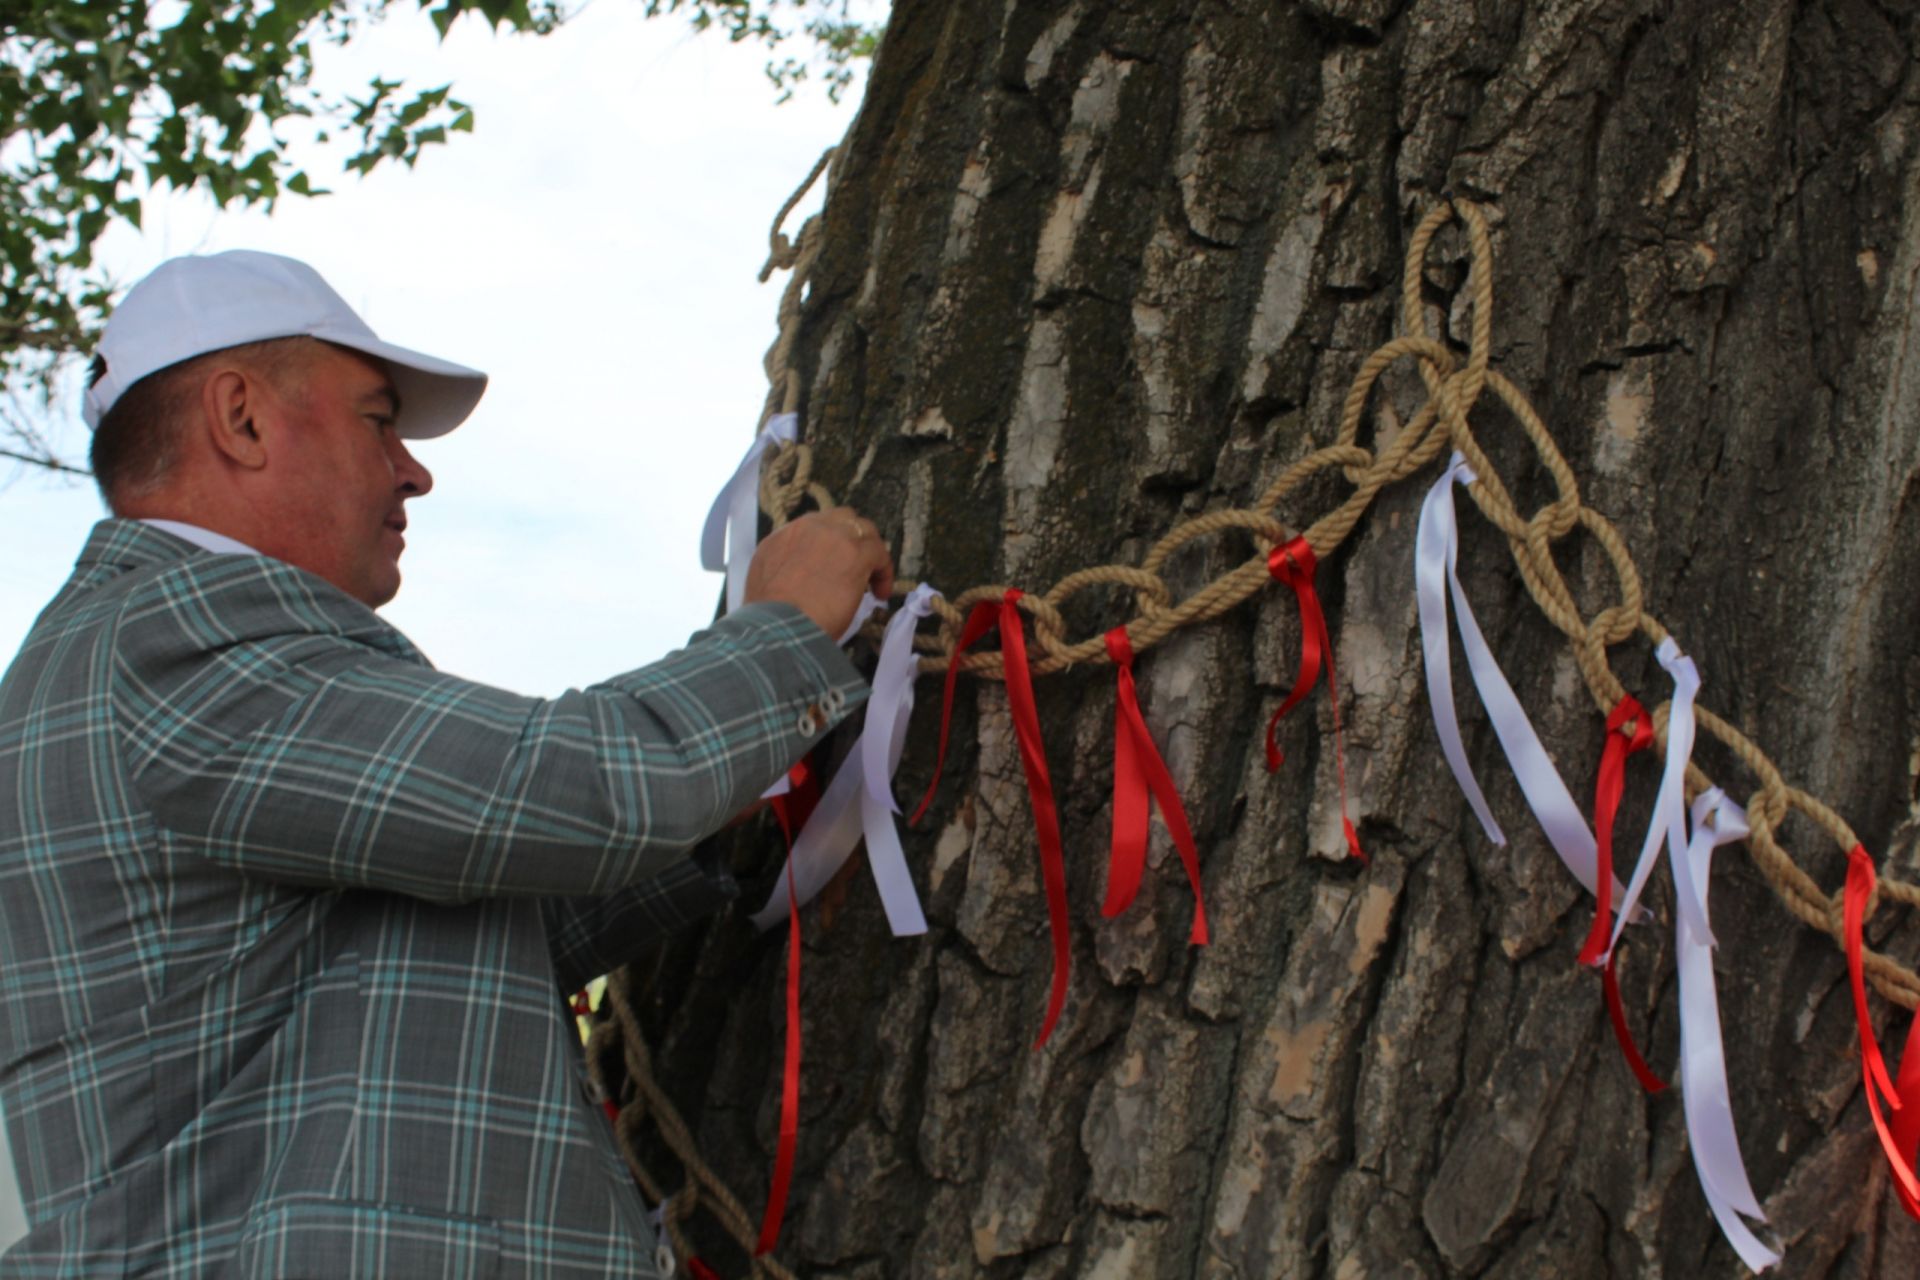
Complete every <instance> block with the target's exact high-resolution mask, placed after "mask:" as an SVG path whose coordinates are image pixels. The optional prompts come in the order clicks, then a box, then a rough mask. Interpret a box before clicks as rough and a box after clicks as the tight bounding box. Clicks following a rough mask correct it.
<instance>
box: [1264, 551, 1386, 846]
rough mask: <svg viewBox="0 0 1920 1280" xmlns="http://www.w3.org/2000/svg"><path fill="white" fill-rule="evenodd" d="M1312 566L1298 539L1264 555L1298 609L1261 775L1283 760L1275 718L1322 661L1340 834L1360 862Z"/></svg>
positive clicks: (1308, 688)
mask: <svg viewBox="0 0 1920 1280" xmlns="http://www.w3.org/2000/svg"><path fill="white" fill-rule="evenodd" d="M1317 566H1318V562H1317V561H1316V560H1315V559H1314V555H1313V548H1312V547H1310V546H1308V545H1307V540H1306V539H1305V538H1304V537H1300V538H1295V539H1294V540H1293V541H1292V542H1289V543H1287V544H1286V545H1284V546H1279V547H1275V548H1274V549H1273V550H1272V551H1270V552H1268V553H1267V572H1269V573H1271V574H1272V575H1273V576H1274V577H1276V578H1278V579H1279V580H1280V581H1282V582H1284V583H1286V584H1287V585H1288V586H1290V587H1292V588H1293V594H1294V597H1295V599H1297V600H1298V601H1299V604H1300V671H1299V674H1298V675H1296V676H1295V677H1294V680H1293V688H1292V689H1290V690H1288V691H1287V696H1286V698H1285V699H1284V700H1283V701H1282V702H1281V703H1280V709H1279V710H1278V711H1276V712H1274V713H1273V718H1272V719H1270V720H1268V721H1267V772H1268V773H1272V772H1274V771H1275V770H1277V769H1278V768H1279V767H1280V765H1281V762H1282V761H1284V760H1285V759H1286V757H1285V756H1284V755H1283V754H1282V753H1281V751H1280V743H1279V741H1278V739H1276V738H1275V737H1274V731H1275V730H1276V729H1278V728H1279V727H1280V720H1281V718H1282V717H1283V716H1285V715H1286V714H1287V713H1288V712H1289V711H1291V710H1293V709H1294V708H1295V707H1297V706H1299V705H1300V702H1301V700H1302V699H1304V698H1305V697H1306V696H1307V694H1309V693H1311V692H1312V691H1313V686H1314V684H1315V682H1317V681H1318V680H1319V679H1320V664H1321V662H1322V661H1323V660H1324V661H1325V663H1326V667H1327V696H1328V698H1329V700H1330V701H1331V702H1332V703H1333V759H1334V766H1335V769H1336V770H1337V771H1338V773H1339V777H1340V828H1341V830H1342V831H1343V832H1345V834H1346V837H1347V848H1348V849H1350V850H1352V852H1353V856H1354V857H1356V858H1358V859H1360V861H1362V862H1365V861H1366V860H1367V855H1366V854H1365V853H1363V852H1362V851H1361V849H1360V837H1359V835H1358V834H1356V833H1355V832H1354V829H1353V822H1352V820H1351V819H1349V818H1348V817H1347V756H1346V752H1345V750H1344V749H1343V748H1342V747H1341V743H1340V689H1339V686H1338V684H1337V683H1336V681H1335V679H1334V674H1333V644H1332V642H1331V641H1330V640H1328V638H1327V616H1326V614H1325V613H1324V612H1322V610H1321V608H1320V597H1319V595H1318V594H1317V593H1316V592H1315V591H1314V589H1313V574H1314V570H1315V568H1316V567H1317Z"/></svg>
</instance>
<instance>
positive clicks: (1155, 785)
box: [1100, 627, 1207, 946]
mask: <svg viewBox="0 0 1920 1280" xmlns="http://www.w3.org/2000/svg"><path fill="white" fill-rule="evenodd" d="M1106 641H1107V656H1108V657H1110V658H1112V659H1113V665H1114V669H1115V670H1116V671H1118V672H1119V673H1120V676H1119V681H1118V689H1119V692H1118V694H1117V705H1116V706H1115V709H1114V715H1113V856H1112V858H1111V859H1110V860H1109V862H1108V867H1107V901H1106V904H1105V905H1104V906H1102V907H1101V908H1100V912H1101V914H1102V915H1106V916H1117V915H1119V914H1120V913H1121V912H1122V911H1125V910H1126V909H1127V908H1128V906H1130V905H1131V904H1132V903H1133V898H1134V895H1135V894H1136V893H1138V892H1139V890H1140V877H1141V875H1142V873H1143V872H1144V871H1145V869H1146V865H1147V806H1148V803H1149V800H1150V799H1152V800H1158V801H1159V802H1160V816H1161V817H1162V818H1163V819H1164V820H1165V821H1166V824H1167V830H1168V832H1170V833H1171V834H1172V836H1173V844H1174V847H1175V848H1176V849H1178V850H1179V851H1180V861H1181V862H1182V863H1184V864H1185V865H1186V868H1187V882H1188V883H1189V884H1191V885H1192V886H1193V928H1192V930H1191V932H1190V933H1189V934H1188V935H1187V941H1188V942H1190V943H1192V944H1195V945H1197V946H1205V945H1206V942H1207V907H1206V901H1205V899H1204V898H1203V896H1202V894H1201V891H1200V854H1199V851H1198V850H1196V849H1195V848H1194V844H1193V831H1192V830H1191V829H1190V828H1189V827H1188V826H1187V810H1186V806H1185V805H1183V804H1181V803H1180V789H1179V788H1178V787H1176V786H1175V785H1174V783H1173V775H1172V774H1171V773H1169V772H1168V771H1167V763H1166V761H1165V760H1163V759H1161V757H1160V752H1159V750H1158V748H1156V747H1155V746H1154V745H1153V735H1152V734H1150V733H1148V732H1147V721H1146V717H1145V716H1143V715H1141V714H1140V695H1139V691H1138V690H1137V689H1136V688H1135V687H1134V683H1133V646H1132V644H1130V643H1129V642H1128V640H1127V629H1126V628H1125V627H1115V628H1114V629H1113V630H1111V631H1109V632H1107V635H1106Z"/></svg>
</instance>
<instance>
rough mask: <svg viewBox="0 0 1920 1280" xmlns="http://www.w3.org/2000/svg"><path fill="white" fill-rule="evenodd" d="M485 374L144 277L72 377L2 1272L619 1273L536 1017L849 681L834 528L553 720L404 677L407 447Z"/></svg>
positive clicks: (548, 1031)
mask: <svg viewBox="0 0 1920 1280" xmlns="http://www.w3.org/2000/svg"><path fill="white" fill-rule="evenodd" d="M484 387H485V378H484V376H483V375H481V374H479V373H476V372H475V371H473V370H470V369H465V368H462V367H461V366H458V365H453V364H448V363H447V362H445V361H440V360H435V359H432V358H431V357H426V356H422V355H420V354H418V353H416V352H411V351H407V350H405V349H404V348H400V347H395V346H392V345H390V344H387V343H384V342H382V341H381V340H380V339H378V338H377V337H375V336H374V334H373V332H372V331H371V330H370V329H368V328H367V326H366V325H365V324H364V323H363V322H362V321H361V320H360V319H359V317H358V316H356V315H354V314H353V312H352V310H351V309H350V308H348V307H347V305H346V303H345V302H343V301H342V300H341V299H340V297H339V296H338V295H337V294H335V293H334V292H333V290H331V289H330V288H328V287H327V285H326V284H325V283H324V282H323V281H322V280H321V279H320V277H319V276H318V275H317V274H316V273H314V272H313V271H312V269H311V268H308V267H306V266H304V265H303V264H300V263H297V262H293V261H291V260H289V259H284V258H277V257H272V256H269V255H265V254H251V253H231V254H221V255H217V256H214V257H208V258H185V259H176V260H174V261H172V262H170V263H167V264H166V265H164V266H162V267H161V268H160V269H159V270H158V271H156V272H155V273H154V274H153V275H152V276H150V277H148V278H147V279H146V280H145V281H143V282H142V283H141V284H140V285H138V286H136V287H135V288H134V289H133V290H132V291H131V292H130V293H129V294H128V296H127V298H126V300H125V301H124V302H123V303H122V304H121V305H120V308H119V309H118V310H117V311H116V313H115V315H114V317H113V319H112V321H111V322H110V323H109V325H108V327H107V331H106V333H105V335H104V337H103V338H102V341H101V344H100V352H99V355H98V356H97V357H96V360H95V364H94V369H93V382H92V385H91V387H90V388H89V390H88V393H87V404H86V417H87V421H88V424H89V425H90V426H92V427H94V428H95V447H94V460H95V469H96V475H97V477H98V479H99V482H100V485H101V487H102V490H103V492H104V494H105V496H106V498H107V502H108V505H109V507H110V509H111V511H112V513H113V518H111V519H108V520H104V521H102V522H101V523H100V524H99V525H98V526H97V527H96V528H95V529H94V531H93V534H92V536H91V538H90V539H89V541H88V543H87V546H86V549H85V550H84V551H83V552H82V554H81V556H80V560H79V563H78V565H77V566H76V568H75V570H74V574H73V577H72V578H71V579H70V580H69V582H68V583H67V584H66V586H65V587H64V588H62V590H61V591H60V593H59V594H58V595H57V596H56V597H55V598H54V600H53V602H52V603H51V604H50V605H49V606H48V607H47V609H46V611H45V613H43V614H42V615H41V617H40V619H39V620H38V621H37V622H36V623H35V625H34V627H33V629H32V631H31V633H30V634H29V635H28V637H27V640H26V643H25V644H24V646H23V647H22V649H21V651H20V654H19V656H18V657H17V658H16V659H15V660H14V662H13V664H12V666H11V667H10V668H9V669H8V671H7V673H6V675H5V677H4V678H0V1053H3V1054H4V1063H3V1065H0V1108H4V1112H5V1116H6V1121H7V1124H8V1126H9V1127H8V1135H9V1138H10V1140H11V1144H12V1149H13V1152H14V1159H15V1163H16V1166H17V1168H18V1171H19V1174H20V1181H21V1184H22V1188H23V1191H24V1194H25V1198H26V1207H27V1216H28V1221H29V1223H30V1226H31V1229H30V1231H29V1233H28V1234H27V1236H26V1237H25V1238H24V1239H23V1240H22V1241H21V1242H20V1243H19V1244H17V1245H16V1246H15V1247H14V1248H13V1249H11V1250H10V1251H8V1252H7V1254H6V1255H5V1257H4V1259H0V1275H4V1276H87V1277H92V1276H106V1275H113V1276H121V1275H125V1276H189V1275H191V1276H200V1275H220V1276H247V1277H253V1276H276V1277H280V1276H301V1277H327V1278H329V1280H331V1278H333V1277H347V1276H355V1277H393V1278H395V1280H408V1278H411V1277H476V1278H477V1277H510V1276H516V1277H517V1276H540V1277H587V1276H594V1277H599V1276H615V1275H618V1276H650V1275H653V1274H655V1272H654V1270H653V1267H654V1263H653V1261H652V1260H653V1256H654V1242H653V1234H652V1231H651V1230H650V1228H649V1226H648V1223H647V1220H646V1216H645V1211H644V1208H643V1206H642V1204H641V1202H640V1200H639V1198H638V1196H637V1195H636V1194H635V1191H634V1188H633V1185H632V1183H631V1181H630V1180H629V1178H628V1175H627V1173H626V1170H625V1168H624V1166H623V1164H622V1162H621V1160H620V1158H619V1155H618V1154H617V1152H616V1151H615V1149H614V1147H613V1145H612V1143H611V1140H610V1134H609V1133H608V1131H607V1128H606V1125H605V1122H604V1120H603V1119H602V1118H601V1116H600V1112H599V1109H598V1108H597V1107H595V1106H593V1105H591V1104H590V1102H589V1101H588V1100H587V1099H586V1097H585V1096H584V1095H585V1089H584V1081H585V1076H584V1070H583V1067H582V1063H581V1058H580V1053H579V1046H578V1041H577V1037H576V1036H575V1034H574V1032H573V1029H572V1027H571V1025H570V1020H569V1017H568V1015H567V1013H566V1011H565V1006H564V1003H563V999H562V997H563V993H565V992H567V991H571V990H573V989H575V988H577V987H578V986H579V985H580V984H581V983H582V982H583V981H585V980H586V979H588V978H591V977H592V976H594V975H596V974H598V973H602V972H605V971H606V970H608V969H609V968H611V967H613V966H615V965H617V964H619V963H620V962H621V961H622V960H623V959H625V958H626V957H627V956H628V955H629V954H630V953H631V952H632V951H634V950H635V949H636V948H638V947H639V946H641V945H642V944H644V943H646V942H647V941H648V940H649V939H651V938H654V937H657V936H658V934H659V933H660V932H661V931H662V930H664V929H668V928H671V927H673V926H674V925H676V924H679V923H681V922H683V921H685V920H687V919H689V918H691V917H694V916H696V915H698V914H700V913H702V912H705V911H708V910H711V909H713V908H714V907H715V906H717V905H718V904H719V903H721V902H722V901H724V900H725V899H726V898H727V897H728V896H729V895H730V894H731V893H732V892H733V885H732V882H731V880H730V878H729V877H728V875H727V873H726V870H725V868H723V867H721V866H718V865H715V864H714V863H713V862H712V861H710V860H708V859H705V858H703V857H701V856H699V855H695V854H692V853H691V852H690V850H692V848H693V846H694V845H695V843H696V842H697V841H699V840H700V839H701V838H702V837H703V836H705V835H707V834H708V833H710V832H712V831H713V830H714V829H715V828H717V827H719V826H720V825H721V824H722V823H724V822H725V821H726V820H727V819H728V818H729V817H730V816H732V815H734V814H736V813H738V812H740V811H741V810H743V809H745V808H746V807H747V806H749V805H750V804H751V803H752V802H753V800H754V799H755V797H757V796H758V795H759V794H760V793H761V792H762V791H763V790H764V789H765V788H766V787H767V786H768V785H769V784H770V783H771V782H772V781H773V780H774V779H775V778H777V777H779V776H780V774H781V773H782V772H783V771H784V770H785V769H787V768H788V767H789V766H790V765H791V764H792V763H793V761H794V760H795V759H796V758H797V757H798V756H799V755H800V754H801V753H802V752H803V751H804V750H805V749H806V748H807V747H808V746H809V745H810V744H811V743H812V742H813V741H814V740H815V735H817V734H818V733H819V732H820V731H822V730H823V729H825V728H826V727H828V726H829V725H830V724H832V723H834V722H835V721H837V720H838V719H839V718H840V717H841V716H843V715H844V714H845V713H846V711H847V709H848V708H849V707H850V706H852V705H853V704H854V703H856V702H858V701H859V700H860V699H861V698H862V697H863V696H864V695H865V692H866V689H865V685H864V683H863V682H862V681H861V680H860V678H859V677H858V675H857V674H856V673H855V672H854V670H853V668H852V667H851V666H850V664H849V663H848V662H847V660H846V658H845V656H844V655H843V654H842V653H841V652H840V650H839V649H838V648H837V646H836V645H835V643H834V640H833V638H832V637H834V636H836V635H838V634H839V633H840V632H841V630H843V629H844V628H845V626H846V625H847V624H848V622H849V621H850V619H851V617H852V614H853V611H854V608H855V605H856V602H857V601H858V600H859V598H860V596H861V594H862V592H863V590H866V589H869V588H870V589H872V590H874V591H876V592H877V593H879V594H881V595H882V596H884V595H885V594H886V593H887V592H888V591H890V590H891V586H892V566H891V563H890V562H889V560H888V557H887V553H886V551H885V548H884V546H883V544H882V543H881V541H880V539H879V537H878V536H877V533H876V531H875V530H874V529H873V527H872V525H870V524H868V523H867V522H866V521H864V520H861V519H859V518H858V517H857V516H854V515H853V514H852V513H850V512H847V511H844V510H841V511H836V512H829V513H822V514H816V515H813V516H809V517H806V518H803V519H801V520H798V521H795V522H794V523H792V524H790V525H788V526H786V527H785V528H783V529H781V530H780V531H779V532H777V533H776V534H774V535H773V536H772V537H770V538H769V539H768V540H767V541H766V542H765V543H764V544H762V546H761V548H760V552H759V554H758V555H756V557H755V559H754V563H753V566H752V574H751V576H750V578H749V582H748V588H747V600H748V603H747V604H746V605H745V606H744V607H742V608H740V609H739V610H738V611H736V612H734V613H732V614H730V615H729V616H727V617H725V618H723V619H721V620H720V621H719V622H717V623H715V624H714V625H713V627H712V628H710V629H709V630H707V631H705V632H702V633H700V634H699V635H697V636H695V637H694V638H693V639H692V640H691V641H690V642H689V644H688V646H687V647H686V648H685V649H683V650H681V651H679V652H677V653H674V654H672V655H670V656H669V657H667V658H665V659H663V660H662V661H660V662H658V663H656V664H654V665H653V666H650V667H646V668H642V669H641V670H638V671H633V672H629V673H627V674H625V675H620V676H615V677H613V678H612V679H610V680H608V681H606V682H605V683H603V684H600V685H596V686H594V687H593V688H590V689H586V690H580V691H571V692H569V693H567V694H564V695H562V696H561V697H559V698H556V699H552V700H546V701H543V700H536V699H531V698H523V697H520V696H517V695H514V694H510V693H507V692H505V691H502V690H499V689H494V688H489V687H487V686H484V685H479V684H474V683H472V682H469V681H464V680H460V679H457V678H455V677H452V676H448V675H443V674H441V673H439V672H436V671H434V670H433V669H432V668H431V667H430V666H429V665H428V664H427V663H426V661H425V659H423V658H422V657H421V656H420V655H419V654H418V653H417V652H416V651H415V650H414V648H413V646H412V645H411V644H409V643H408V641H407V640H406V638H405V637H404V636H402V635H401V634H400V633H399V632H397V631H396V630H394V629H393V628H392V627H390V626H388V625H387V624H386V623H384V622H383V621H382V620H381V619H380V618H379V617H378V616H377V615H376V614H375V613H374V612H373V610H374V609H375V608H376V607H377V606H379V605H381V604H384V603H385V602H386V601H388V600H389V599H391V598H392V597H393V595H394V593H395V591H397V590H398V588H399V584H400V571H399V560H400V556H401V552H402V550H403V548H404V545H405V544H404V534H405V531H406V527H407V516H406V504H407V503H408V501H409V500H410V499H413V498H417V497H420V496H422V495H424V494H426V493H427V492H428V490H429V489H430V488H431V487H432V479H431V477H430V476H429V474H428V472H427V470H426V468H425V467H423V466H421V465H420V463H419V462H418V461H416V460H415V459H414V457H413V455H412V454H411V452H410V451H409V449H408V441H409V440H413V439H420V438H425V437H429V436H435V435H439V434H442V433H444V432H446V431H450V430H452V429H453V428H454V427H455V426H457V425H458V424H459V423H460V421H461V420H462V419H464V418H465V417H466V416H467V414H468V413H469V412H470V411H471V410H472V408H473V406H474V404H475V402H476V401H477V400H478V399H479V397H480V394H481V391H482V390H483V389H484Z"/></svg>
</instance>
